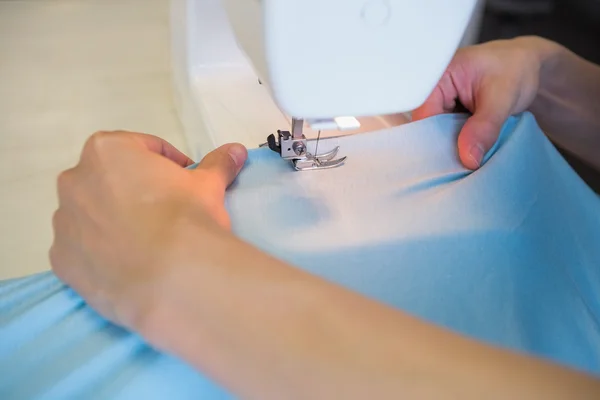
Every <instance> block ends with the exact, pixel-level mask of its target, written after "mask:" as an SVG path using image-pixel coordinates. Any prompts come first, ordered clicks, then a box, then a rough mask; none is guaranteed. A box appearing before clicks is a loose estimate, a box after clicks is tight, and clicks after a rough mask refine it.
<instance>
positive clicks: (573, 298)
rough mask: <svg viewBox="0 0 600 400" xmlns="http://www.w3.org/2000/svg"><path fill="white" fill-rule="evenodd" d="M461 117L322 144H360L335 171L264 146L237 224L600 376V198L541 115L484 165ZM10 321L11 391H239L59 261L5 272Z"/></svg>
mask: <svg viewBox="0 0 600 400" xmlns="http://www.w3.org/2000/svg"><path fill="white" fill-rule="evenodd" d="M464 120H465V119H464V116H456V115H443V116H439V117H435V118H430V119H427V120H425V121H421V122H417V123H413V124H409V125H405V126H402V127H398V128H394V129H390V130H385V131H380V132H374V133H370V134H361V135H355V136H350V137H346V138H341V139H328V140H324V141H321V144H320V145H319V147H320V149H322V150H323V151H326V150H329V149H330V148H331V147H332V146H334V145H336V144H339V145H340V146H341V148H342V152H343V153H344V154H345V155H348V161H347V163H346V165H345V166H343V167H341V168H338V169H332V170H325V171H311V172H302V173H298V172H295V171H293V170H292V169H291V168H290V166H289V165H288V164H286V163H284V162H283V161H282V160H281V159H279V157H278V156H277V154H275V153H273V152H271V151H270V150H268V149H265V148H263V149H258V150H253V151H251V152H250V159H249V162H248V164H247V166H246V167H245V169H244V170H243V171H242V173H241V175H240V176H239V178H238V179H237V181H236V182H235V183H234V185H233V186H232V187H231V188H230V190H229V192H228V196H227V207H228V209H229V210H230V213H231V217H232V222H233V227H234V230H235V232H236V233H237V234H239V235H240V236H241V237H243V238H245V239H247V240H248V241H250V242H252V243H254V244H255V245H257V246H259V247H261V248H263V249H265V250H266V251H268V252H270V253H272V254H274V255H276V256H279V257H281V258H283V259H285V260H287V261H289V262H291V263H293V264H295V265H297V266H299V267H302V268H304V269H307V270H309V271H312V272H314V273H315V274H318V275H320V276H323V277H324V278H326V279H330V280H332V281H335V282H338V283H340V284H342V285H345V286H347V287H349V288H352V289H353V290H357V291H359V292H362V293H364V294H365V295H368V296H371V297H374V298H376V299H379V300H381V301H383V302H386V303H388V304H391V305H393V306H395V307H398V308H401V309H403V310H406V311H408V312H410V313H413V314H415V315H418V316H421V317H422V318H425V319H427V320H429V321H433V322H436V323H438V324H441V325H443V326H446V327H449V328H451V329H454V330H456V331H459V332H462V333H464V334H466V335H469V336H472V337H476V338H479V339H481V340H484V341H487V342H490V343H493V344H497V345H500V346H503V347H507V348H512V349H515V350H518V351H523V352H527V353H531V354H535V355H538V356H541V357H546V358H549V359H552V360H554V361H557V362H560V363H563V364H566V365H570V366H572V367H575V368H578V369H582V370H585V371H588V372H591V373H594V374H600V325H599V318H600V199H599V198H598V196H597V195H596V194H594V193H593V192H592V191H591V190H590V189H589V188H588V187H587V186H586V185H585V184H584V183H583V182H582V181H581V179H580V178H579V177H578V176H577V175H576V174H575V173H574V172H573V171H572V170H571V168H570V167H569V166H568V165H567V163H566V162H565V161H564V160H563V159H562V158H561V156H560V155H559V154H558V153H557V151H556V150H555V149H554V148H553V147H552V145H551V144H550V143H549V141H548V140H547V139H546V138H545V137H544V135H543V134H542V132H541V131H540V130H539V128H538V126H537V125H536V123H535V120H534V119H533V117H532V116H531V115H530V114H523V115H520V116H517V117H514V118H511V119H510V120H509V121H508V122H507V123H506V125H505V126H504V129H503V131H502V134H501V137H500V140H499V141H498V143H497V144H496V146H495V147H494V149H493V150H492V151H491V152H490V153H489V154H488V156H487V159H486V163H485V165H484V166H483V167H482V168H481V169H480V170H478V171H476V172H473V173H472V172H470V171H467V170H465V169H464V168H463V167H462V166H461V165H460V162H459V161H458V158H457V154H456V137H457V133H458V131H459V129H460V127H461V126H462V124H463V123H464ZM243 312H244V310H240V313H243ZM0 329H1V330H0V398H2V399H38V398H39V399H42V398H44V399H54V398H57V399H58V398H61V399H62V398H85V399H95V398H98V399H105V398H110V399H163V398H172V399H188V398H189V399H192V398H194V399H198V398H201V399H221V398H227V397H228V396H227V394H226V392H225V391H223V390H221V389H220V388H218V387H217V386H216V385H214V384H212V383H211V382H210V381H209V380H207V379H205V378H204V377H203V376H202V375H201V374H199V373H196V372H194V371H193V370H192V369H191V368H190V367H188V366H186V365H185V364H184V363H182V362H180V361H178V360H176V359H174V358H171V357H169V356H167V355H163V354H159V353H157V352H155V351H154V350H152V349H151V348H149V347H148V346H147V345H145V344H144V342H143V341H142V340H141V339H140V338H138V337H137V336H135V335H133V334H130V333H127V332H125V331H123V330H121V329H119V328H117V327H115V326H113V325H111V324H109V323H107V322H105V321H104V320H103V319H101V318H100V317H98V316H97V315H96V314H95V313H94V312H93V311H92V310H90V309H89V308H88V307H87V306H86V305H85V304H84V302H83V301H82V300H81V299H80V298H79V297H78V296H77V295H75V294H74V293H73V292H72V291H71V290H69V289H68V288H66V287H65V286H63V285H62V284H61V283H60V282H59V281H58V280H57V279H56V278H55V277H54V276H53V275H52V274H49V273H46V274H40V275H36V276H33V277H28V278H25V279H18V280H12V281H7V282H4V283H2V284H1V285H0Z"/></svg>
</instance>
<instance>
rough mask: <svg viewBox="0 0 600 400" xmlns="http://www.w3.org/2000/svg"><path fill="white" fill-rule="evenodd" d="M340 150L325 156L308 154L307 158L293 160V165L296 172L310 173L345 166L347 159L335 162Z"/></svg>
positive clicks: (337, 149) (337, 148) (338, 148)
mask: <svg viewBox="0 0 600 400" xmlns="http://www.w3.org/2000/svg"><path fill="white" fill-rule="evenodd" d="M339 150H340V147H339V146H338V147H336V148H335V149H333V150H331V151H330V152H328V153H325V154H319V155H316V156H314V155H312V154H310V153H307V154H306V157H305V158H299V159H295V160H292V164H293V165H294V168H295V169H296V171H308V170H313V169H328V168H335V167H339V166H341V165H342V164H344V161H346V157H341V158H337V159H335V160H334V158H335V156H336V155H337V153H338V151H339Z"/></svg>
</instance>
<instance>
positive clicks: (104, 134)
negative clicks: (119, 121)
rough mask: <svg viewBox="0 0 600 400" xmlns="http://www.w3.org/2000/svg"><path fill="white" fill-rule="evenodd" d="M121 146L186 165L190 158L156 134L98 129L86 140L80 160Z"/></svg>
mask: <svg viewBox="0 0 600 400" xmlns="http://www.w3.org/2000/svg"><path fill="white" fill-rule="evenodd" d="M123 148H129V149H131V148H137V149H140V148H141V149H143V150H149V151H151V152H153V153H156V154H158V155H161V156H163V157H165V158H167V159H169V160H171V161H173V162H175V163H176V164H178V165H180V166H182V167H187V166H188V165H191V164H193V162H192V160H191V159H190V158H189V157H188V156H186V155H185V154H183V153H182V152H180V151H179V150H177V149H176V148H175V147H174V146H173V145H172V144H170V143H169V142H167V141H166V140H164V139H161V138H159V137H158V136H154V135H148V134H145V133H137V132H128V131H100V132H96V133H94V134H93V135H92V136H91V137H90V138H89V139H88V140H87V141H86V144H85V146H84V149H83V152H82V155H81V156H82V160H83V159H85V158H86V155H87V154H100V153H104V154H114V153H115V151H116V150H119V149H123Z"/></svg>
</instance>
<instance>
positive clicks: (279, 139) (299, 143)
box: [261, 118, 346, 171]
mask: <svg viewBox="0 0 600 400" xmlns="http://www.w3.org/2000/svg"><path fill="white" fill-rule="evenodd" d="M303 127H304V121H303V120H302V119H300V118H292V131H291V132H288V131H281V130H280V131H277V136H275V135H270V136H269V138H268V139H267V143H265V144H263V145H261V147H262V146H265V145H267V146H269V148H270V149H271V150H273V151H275V152H278V153H279V154H280V155H281V158H283V159H284V160H288V161H290V162H291V163H292V165H293V166H294V168H295V169H296V170H297V171H307V170H317V169H329V168H335V167H339V166H341V165H342V164H344V162H345V161H346V157H341V158H338V159H336V158H335V157H336V156H337V153H338V151H339V149H340V148H339V147H336V148H335V149H333V150H331V151H330V152H328V153H325V154H316V155H313V154H311V153H309V152H308V140H307V139H306V136H304V134H303V133H302V130H303ZM319 137H320V132H319ZM318 143H319V141H318V139H317V146H316V148H315V152H316V151H317V149H318Z"/></svg>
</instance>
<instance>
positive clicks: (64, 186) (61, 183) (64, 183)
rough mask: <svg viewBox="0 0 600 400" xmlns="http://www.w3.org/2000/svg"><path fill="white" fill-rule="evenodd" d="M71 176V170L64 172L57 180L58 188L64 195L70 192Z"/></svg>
mask: <svg viewBox="0 0 600 400" xmlns="http://www.w3.org/2000/svg"><path fill="white" fill-rule="evenodd" d="M71 175H72V171H71V170H66V171H63V172H61V173H60V174H59V175H58V178H57V179H56V186H57V188H58V192H59V193H64V192H65V191H68V190H69V188H70V187H71V181H72V178H71Z"/></svg>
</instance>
